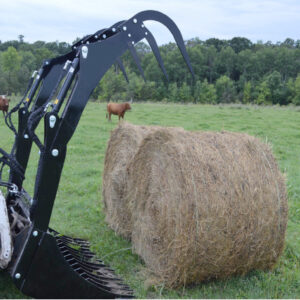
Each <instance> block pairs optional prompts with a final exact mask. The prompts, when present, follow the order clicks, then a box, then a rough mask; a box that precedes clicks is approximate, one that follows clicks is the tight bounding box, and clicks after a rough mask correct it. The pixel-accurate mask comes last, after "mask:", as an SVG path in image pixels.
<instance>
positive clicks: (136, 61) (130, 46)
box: [129, 44, 146, 82]
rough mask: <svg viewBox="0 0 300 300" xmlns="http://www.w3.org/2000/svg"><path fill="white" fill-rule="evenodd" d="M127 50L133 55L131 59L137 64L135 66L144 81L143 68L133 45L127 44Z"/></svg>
mask: <svg viewBox="0 0 300 300" xmlns="http://www.w3.org/2000/svg"><path fill="white" fill-rule="evenodd" d="M129 51H130V53H131V55H132V57H133V60H134V62H135V64H136V65H137V67H138V69H139V72H140V73H141V75H142V77H143V79H144V81H145V82H146V78H145V74H144V71H143V68H142V66H141V62H140V59H139V57H138V55H137V53H136V50H135V48H134V46H133V45H131V44H129Z"/></svg>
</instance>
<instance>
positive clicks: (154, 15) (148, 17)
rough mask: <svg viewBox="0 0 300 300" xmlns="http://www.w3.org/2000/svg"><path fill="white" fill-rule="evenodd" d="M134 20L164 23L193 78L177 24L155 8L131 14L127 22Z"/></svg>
mask: <svg viewBox="0 0 300 300" xmlns="http://www.w3.org/2000/svg"><path fill="white" fill-rule="evenodd" d="M135 20H136V22H138V23H142V22H144V21H157V22H160V23H162V24H163V25H165V26H166V27H167V28H168V29H169V30H170V32H171V33H172V35H173V37H174V39H175V41H176V43H177V46H178V48H179V50H180V52H181V54H182V56H183V58H184V60H185V63H186V65H187V66H188V68H189V70H190V72H191V74H192V76H193V78H195V74H194V71H193V68H192V65H191V63H190V59H189V56H188V54H187V51H186V48H185V45H184V41H183V38H182V35H181V33H180V31H179V29H178V27H177V25H176V24H175V23H174V22H173V21H172V20H171V19H170V18H169V17H168V16H167V15H165V14H163V13H161V12H159V11H155V10H145V11H142V12H140V13H138V14H136V15H135V16H133V17H132V18H131V19H129V20H128V22H129V21H130V22H134V23H135Z"/></svg>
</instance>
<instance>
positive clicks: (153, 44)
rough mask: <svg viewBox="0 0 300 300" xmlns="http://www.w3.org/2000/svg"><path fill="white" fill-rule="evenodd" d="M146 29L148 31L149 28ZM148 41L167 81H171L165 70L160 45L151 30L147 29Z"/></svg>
mask: <svg viewBox="0 0 300 300" xmlns="http://www.w3.org/2000/svg"><path fill="white" fill-rule="evenodd" d="M145 29H147V28H146V27H145ZM146 40H147V41H148V43H149V45H150V47H151V49H152V51H153V53H154V55H155V57H156V60H157V62H158V64H159V66H160V68H161V70H162V71H163V73H164V75H165V77H166V79H167V80H168V81H169V76H168V74H167V71H166V69H165V66H164V62H163V60H162V58H161V55H160V52H159V48H158V45H157V43H156V40H155V38H154V36H153V34H152V33H151V32H150V30H149V29H147V35H146Z"/></svg>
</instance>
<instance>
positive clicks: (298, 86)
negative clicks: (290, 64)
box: [292, 74, 300, 105]
mask: <svg viewBox="0 0 300 300" xmlns="http://www.w3.org/2000/svg"><path fill="white" fill-rule="evenodd" d="M292 101H293V103H294V104H295V105H300V74H299V75H298V76H297V78H296V80H295V84H294V97H293V99H292Z"/></svg>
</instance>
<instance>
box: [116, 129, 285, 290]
mask: <svg viewBox="0 0 300 300" xmlns="http://www.w3.org/2000/svg"><path fill="white" fill-rule="evenodd" d="M127 170H128V171H127V174H126V179H124V180H126V188H125V190H126V192H125V195H124V196H123V198H124V199H125V202H126V203H127V209H128V212H126V213H127V214H128V215H129V218H130V219H131V221H130V222H131V226H132V228H131V230H132V233H131V238H132V244H133V249H134V250H135V252H136V253H137V254H139V255H140V256H141V257H142V258H143V259H144V261H145V263H146V265H147V266H148V268H149V269H151V270H152V271H153V272H154V274H155V275H156V276H157V277H159V278H160V279H161V280H162V281H164V282H165V283H166V285H168V286H170V287H178V286H182V285H186V284H191V283H197V282H200V281H203V280H207V279H210V278H224V277H227V276H230V275H233V274H245V273H247V272H248V271H250V270H252V269H263V270H265V269H270V268H272V267H273V266H274V264H275V263H276V261H277V259H278V257H279V256H280V254H281V252H282V250H283V246H284V236H285V229H286V223H287V210H288V208H287V197H286V188H285V182H284V178H283V176H282V175H281V173H280V171H279V169H278V166H277V163H276V161H275V159H274V157H273V155H272V152H271V150H270V148H269V147H268V146H267V145H266V144H264V143H262V142H260V141H259V140H258V139H256V138H254V137H251V136H248V135H246V134H238V133H229V132H223V133H209V132H202V133H193V132H185V131H182V130H177V129H174V128H173V129H170V128H168V129H166V128H160V129H156V130H155V131H154V132H150V133H148V134H147V135H146V136H145V138H144V139H143V140H142V142H141V144H140V146H139V149H138V151H137V152H136V153H135V155H134V156H133V157H132V159H131V161H130V163H129V166H128V168H127ZM119 217H120V216H119Z"/></svg>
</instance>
